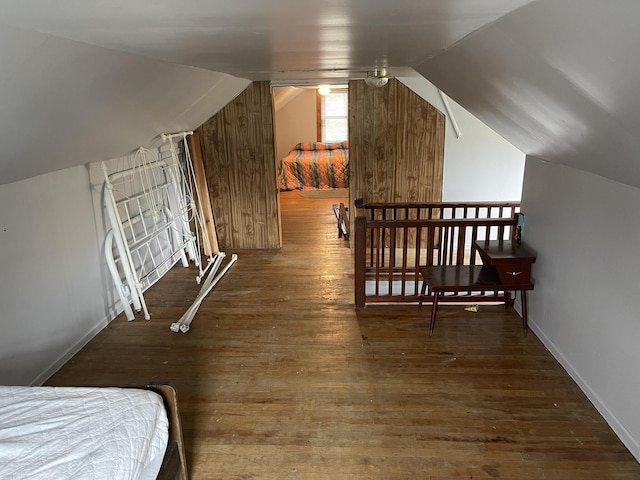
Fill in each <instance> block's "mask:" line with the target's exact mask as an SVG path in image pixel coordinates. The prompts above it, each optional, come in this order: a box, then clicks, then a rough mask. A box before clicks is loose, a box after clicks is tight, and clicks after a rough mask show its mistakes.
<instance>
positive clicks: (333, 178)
mask: <svg viewBox="0 0 640 480" xmlns="http://www.w3.org/2000/svg"><path fill="white" fill-rule="evenodd" d="M348 186H349V143H348V142H347V141H344V142H334V143H320V142H301V143H298V144H297V145H296V146H295V147H293V148H292V149H291V151H290V152H289V153H288V154H287V156H286V157H284V158H283V159H282V160H281V161H280V165H279V171H278V188H279V189H280V190H281V191H286V190H300V189H305V188H315V189H320V190H328V189H332V188H347V187H348Z"/></svg>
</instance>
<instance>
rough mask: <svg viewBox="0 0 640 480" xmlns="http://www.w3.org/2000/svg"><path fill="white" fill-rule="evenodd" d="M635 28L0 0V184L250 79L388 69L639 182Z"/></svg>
mask: <svg viewBox="0 0 640 480" xmlns="http://www.w3.org/2000/svg"><path fill="white" fill-rule="evenodd" d="M639 20H640V2H637V1H636V0H615V1H612V2H602V1H596V0H536V1H531V0H397V1H394V2H390V1H388V0H352V1H348V2H347V1H344V0H314V1H311V0H274V1H269V2H265V1H263V0H236V1H234V2H222V1H219V0H213V1H212V0H181V1H177V0H157V1H154V2H151V3H150V2H132V1H130V0H127V1H125V0H112V1H110V2H86V1H83V0H58V1H56V2H51V1H49V0H0V24H3V25H4V26H1V27H0V64H1V65H2V69H0V101H1V102H2V108H1V109H0V141H2V145H3V148H2V149H0V183H7V182H11V181H15V180H19V179H21V178H27V177H29V176H33V175H37V174H39V173H44V172H47V171H53V170H58V169H61V168H66V167H69V166H72V165H79V164H82V163H86V162H87V161H96V160H100V159H102V158H110V157H114V156H119V155H121V154H123V153H126V152H127V151H129V150H130V149H132V148H135V147H136V146H137V145H140V144H146V143H148V142H149V141H150V140H151V139H152V138H153V137H154V136H155V135H157V134H158V133H160V132H163V131H176V130H180V129H183V128H188V129H190V128H193V127H195V126H196V125H197V124H198V123H199V122H201V121H203V120H204V119H205V118H206V117H208V116H209V115H211V114H213V113H215V111H217V109H219V108H220V107H221V106H222V105H224V104H225V103H226V102H227V101H229V100H231V99H232V98H233V97H234V96H235V95H236V94H237V93H238V92H239V91H240V90H242V88H244V86H245V85H246V84H247V83H248V81H249V80H261V79H272V80H279V81H281V82H287V81H290V82H294V83H295V82H296V81H301V82H303V81H321V80H322V81H327V82H340V83H343V82H344V81H345V80H346V79H349V78H361V77H363V76H364V75H365V72H366V71H368V70H371V69H373V68H376V67H378V68H379V67H383V66H384V67H388V68H389V70H390V73H391V75H396V76H400V75H403V74H405V73H407V72H413V71H414V70H415V71H417V72H419V73H420V74H422V75H424V76H425V77H426V78H428V79H429V80H430V81H431V82H433V83H434V84H436V85H437V86H438V87H439V88H441V89H442V90H443V91H445V92H446V93H447V94H448V95H449V96H451V97H452V98H453V99H455V100H456V101H457V102H458V103H460V104H461V105H463V106H464V107H465V108H467V109H468V110H470V111H471V112H472V113H474V114H475V115H476V116H478V117H479V118H480V119H481V120H483V121H484V122H485V123H487V124H488V125H489V126H491V127H492V128H493V129H494V130H496V131H497V132H498V133H500V134H501V135H502V136H504V137H505V138H506V139H507V140H509V141H510V142H511V143H513V144H514V145H515V146H516V147H518V148H520V149H521V150H522V151H524V152H525V153H527V154H530V155H535V156H538V157H540V158H543V159H546V160H549V161H554V162H559V163H563V164H566V165H570V166H574V167H576V168H579V169H582V170H586V171H590V172H593V173H596V174H598V175H601V176H604V177H607V178H610V179H613V180H616V181H620V182H623V183H626V184H629V185H632V186H635V187H639V188H640V161H638V160H637V158H638V157H640V142H639V141H638V135H637V134H636V131H637V127H638V126H639V125H638V124H639V123H640V115H638V111H639V109H638V107H639V106H640V98H639V96H638V91H639V89H640V87H638V85H640V61H639V60H640V29H638V28H637V25H638V24H640V23H639Z"/></svg>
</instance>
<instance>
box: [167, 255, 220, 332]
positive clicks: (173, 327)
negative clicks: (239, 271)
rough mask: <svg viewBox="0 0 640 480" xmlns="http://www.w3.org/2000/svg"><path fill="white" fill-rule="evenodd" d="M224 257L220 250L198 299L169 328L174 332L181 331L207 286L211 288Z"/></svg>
mask: <svg viewBox="0 0 640 480" xmlns="http://www.w3.org/2000/svg"><path fill="white" fill-rule="evenodd" d="M224 257H226V254H225V253H224V252H218V253H217V254H216V257H215V260H214V262H213V264H212V265H211V267H212V268H211V272H209V275H208V276H207V278H206V280H205V281H204V284H203V285H202V287H201V288H200V291H199V292H198V295H197V296H196V299H195V300H194V302H193V303H192V304H191V306H190V307H189V308H188V309H187V311H186V312H185V313H184V314H183V315H182V317H181V318H180V320H178V321H177V322H174V323H172V324H171V326H170V327H169V329H170V330H171V331H172V332H179V331H180V327H181V326H182V324H183V323H184V321H185V320H186V318H187V317H188V316H189V315H191V311H192V309H193V306H194V305H195V304H196V302H197V301H198V299H199V298H204V292H206V291H207V288H209V286H210V285H211V283H212V282H213V280H214V276H215V274H216V272H217V271H218V268H220V264H221V263H222V259H223V258H224ZM196 309H197V307H196ZM193 315H195V312H193ZM187 330H188V328H187ZM183 333H184V332H183Z"/></svg>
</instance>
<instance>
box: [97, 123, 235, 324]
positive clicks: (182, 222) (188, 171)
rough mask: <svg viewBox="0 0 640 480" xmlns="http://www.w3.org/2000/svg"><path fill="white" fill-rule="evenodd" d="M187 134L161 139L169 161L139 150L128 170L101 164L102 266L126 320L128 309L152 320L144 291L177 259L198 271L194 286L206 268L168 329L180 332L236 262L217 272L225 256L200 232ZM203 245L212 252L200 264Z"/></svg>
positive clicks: (198, 199) (198, 195)
mask: <svg viewBox="0 0 640 480" xmlns="http://www.w3.org/2000/svg"><path fill="white" fill-rule="evenodd" d="M191 133H192V132H183V133H179V134H172V135H164V134H163V135H161V138H162V140H163V141H165V142H166V141H167V140H168V141H169V147H170V152H171V161H170V162H168V161H164V160H161V159H150V158H149V157H151V156H153V155H152V152H151V151H150V150H147V149H145V148H143V147H140V148H139V149H138V151H137V152H136V154H135V156H134V157H133V158H132V165H131V166H130V167H129V168H126V169H123V170H119V171H117V172H114V173H108V172H107V167H106V165H105V164H104V163H103V164H102V171H103V174H104V178H105V180H104V183H103V202H104V206H105V210H106V215H107V218H108V219H109V223H110V225H111V229H110V230H108V232H107V234H106V237H105V256H106V263H107V267H108V269H109V272H110V274H111V277H112V279H113V282H114V284H115V287H116V291H117V295H118V298H119V300H120V302H121V304H122V306H123V310H124V312H125V315H126V317H127V320H129V321H132V320H134V319H135V314H134V312H133V310H135V311H136V312H138V313H140V312H141V311H143V312H144V317H145V319H146V320H149V319H150V318H151V316H150V314H149V310H148V308H147V305H146V302H145V300H144V291H145V290H146V289H147V288H149V287H150V286H151V285H153V284H154V283H155V282H157V281H158V280H159V279H160V278H161V277H162V276H163V275H164V274H165V273H166V272H167V271H168V270H169V269H170V268H171V267H173V266H174V265H175V264H176V263H177V262H178V261H181V262H182V265H183V266H184V267H187V266H189V260H191V261H192V262H193V263H194V264H195V265H196V266H197V267H198V275H197V277H196V281H197V282H198V283H200V281H201V280H202V279H203V278H205V273H206V272H207V270H209V269H210V271H209V274H208V276H207V277H206V279H205V282H204V284H203V285H202V288H201V290H200V292H199V294H198V296H197V298H196V300H195V301H194V303H193V305H191V307H190V308H189V309H188V310H187V311H186V312H185V314H184V315H183V316H182V318H180V320H179V321H177V322H174V323H172V324H171V327H170V329H171V331H173V332H178V331H179V332H182V333H186V332H187V331H188V330H189V329H190V325H191V322H192V320H193V317H194V316H195V314H196V312H197V310H198V308H199V306H200V304H201V303H202V301H203V300H204V297H205V296H206V295H207V294H208V293H209V292H210V291H211V290H212V289H213V287H214V286H215V285H216V284H217V283H218V282H219V281H220V279H221V278H222V276H223V275H224V274H225V273H226V272H227V271H228V270H229V268H230V267H231V266H232V265H233V263H235V261H236V260H237V255H235V254H234V255H232V257H231V260H230V261H229V262H228V263H227V264H226V265H225V267H224V268H223V269H222V271H221V272H220V273H218V269H219V268H220V266H221V264H222V260H223V259H224V257H225V256H226V255H225V254H224V253H222V252H217V253H215V254H213V249H212V246H211V245H210V242H209V239H208V237H207V235H206V234H205V231H204V230H205V229H204V222H203V221H202V218H203V216H202V214H201V209H202V196H201V195H206V194H208V193H207V192H200V191H198V188H197V183H196V182H195V174H194V170H193V166H192V164H191V157H190V154H189V149H188V146H187V142H186V137H187V135H190V134H191ZM176 137H178V138H182V140H183V143H184V153H185V162H184V166H183V165H181V162H180V160H179V159H178V155H177V151H176V147H175V145H174V143H173V139H174V138H176ZM192 228H193V230H194V231H195V234H194V233H192ZM203 247H204V250H205V251H208V252H211V253H210V254H209V257H208V262H207V264H206V265H204V266H203V261H202V257H201V252H202V250H203ZM216 248H217V247H216ZM132 306H133V309H132Z"/></svg>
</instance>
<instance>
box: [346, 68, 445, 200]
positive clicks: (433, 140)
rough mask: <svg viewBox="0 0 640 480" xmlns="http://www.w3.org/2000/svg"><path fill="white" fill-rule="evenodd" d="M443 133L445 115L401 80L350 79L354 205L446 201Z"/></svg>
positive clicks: (350, 173) (351, 195)
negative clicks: (357, 201) (384, 82)
mask: <svg viewBox="0 0 640 480" xmlns="http://www.w3.org/2000/svg"><path fill="white" fill-rule="evenodd" d="M444 129H445V116H444V115H443V114H442V113H440V112H438V110H436V109H435V108H434V107H433V106H432V105H430V104H429V103H428V102H426V101H425V100H424V99H422V98H421V97H419V96H418V95H417V94H415V93H414V92H413V91H411V90H410V89H408V88H407V87H406V86H405V85H403V84H402V83H400V82H399V81H397V80H395V79H391V80H390V81H389V83H388V84H387V85H386V86H384V87H381V88H374V87H370V86H368V85H367V84H366V83H365V82H364V81H363V80H352V81H350V82H349V186H350V189H351V191H350V197H351V202H352V203H353V201H354V199H356V198H363V199H364V200H365V202H368V203H373V202H439V201H441V200H442V169H443V164H444ZM351 211H352V212H353V211H355V209H354V206H353V204H352V205H351Z"/></svg>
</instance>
